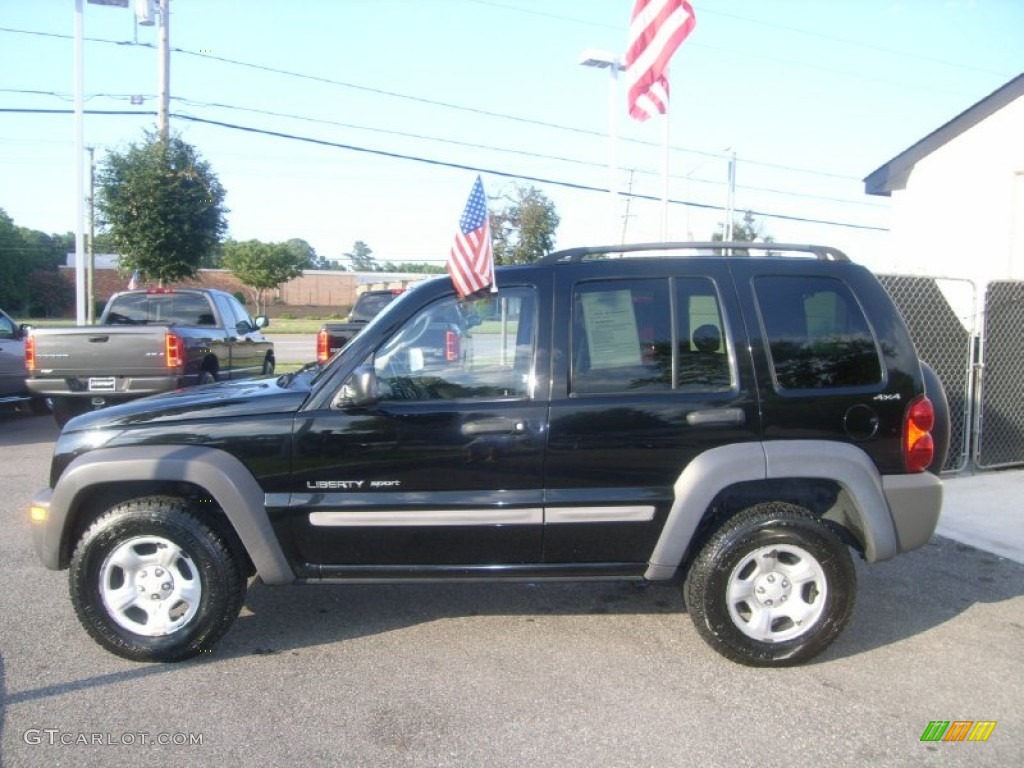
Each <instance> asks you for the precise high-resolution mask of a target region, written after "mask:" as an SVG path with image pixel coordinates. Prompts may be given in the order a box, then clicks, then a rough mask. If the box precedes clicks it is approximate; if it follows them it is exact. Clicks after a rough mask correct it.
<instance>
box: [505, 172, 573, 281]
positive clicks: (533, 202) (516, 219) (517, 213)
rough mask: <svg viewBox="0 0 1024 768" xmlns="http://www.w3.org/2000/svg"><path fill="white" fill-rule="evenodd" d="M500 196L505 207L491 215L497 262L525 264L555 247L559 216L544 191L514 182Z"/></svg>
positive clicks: (546, 253)
mask: <svg viewBox="0 0 1024 768" xmlns="http://www.w3.org/2000/svg"><path fill="white" fill-rule="evenodd" d="M499 199H503V200H505V203H506V204H505V207H504V208H502V209H501V210H499V211H496V212H492V213H491V214H490V216H491V237H492V239H493V245H494V262H495V264H526V263H529V262H532V261H536V260H537V259H539V258H541V257H542V256H546V255H548V254H549V253H551V251H553V250H554V247H555V230H556V229H558V223H559V221H560V218H559V216H558V213H557V212H556V211H555V204H554V203H553V202H551V200H549V199H548V197H547V196H546V195H545V194H544V193H543V192H541V191H540V190H539V189H537V188H536V187H532V186H520V185H518V184H514V185H512V188H511V190H507V191H506V192H505V193H504V194H502V195H501V196H500V198H499Z"/></svg>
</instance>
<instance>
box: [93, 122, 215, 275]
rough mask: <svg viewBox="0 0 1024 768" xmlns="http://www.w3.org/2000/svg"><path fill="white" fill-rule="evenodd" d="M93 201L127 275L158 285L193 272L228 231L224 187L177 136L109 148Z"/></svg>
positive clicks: (151, 137)
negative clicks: (123, 148) (120, 149)
mask: <svg viewBox="0 0 1024 768" xmlns="http://www.w3.org/2000/svg"><path fill="white" fill-rule="evenodd" d="M97 188H98V189H97V192H98V194H97V196H96V207H97V211H98V213H99V219H100V223H101V225H102V226H103V227H105V228H106V229H107V231H108V233H109V235H110V240H111V242H112V243H113V245H114V247H115V249H116V250H117V253H118V254H119V255H120V265H121V268H122V270H124V271H125V272H126V273H130V272H133V271H135V270H138V271H139V274H140V275H141V276H142V278H143V279H144V280H157V281H159V282H160V283H161V284H163V283H168V282H173V281H175V280H182V279H185V278H190V277H194V276H195V275H196V274H197V273H198V271H199V268H200V266H201V265H202V263H203V260H204V258H207V257H209V255H210V254H211V253H213V252H214V251H215V249H216V246H217V243H219V242H220V239H221V236H222V235H223V234H224V232H225V231H226V230H227V222H226V221H225V219H224V214H225V213H226V208H225V207H224V195H225V191H224V187H222V186H221V184H220V182H219V181H218V180H217V176H216V175H215V174H214V173H213V171H212V170H211V169H210V166H209V164H208V163H206V162H205V161H203V160H201V159H200V157H199V153H198V152H197V151H196V149H195V148H194V147H192V146H191V145H189V144H187V143H185V142H184V141H183V140H182V139H181V138H180V137H177V136H172V137H170V138H168V139H161V138H160V137H159V136H158V135H157V134H155V133H151V132H147V133H146V137H145V141H143V142H141V143H139V144H132V145H130V146H129V147H128V150H127V151H126V152H124V153H123V154H121V153H117V152H110V153H108V154H107V157H106V158H105V159H104V161H103V162H102V163H101V164H100V168H99V173H98V174H97Z"/></svg>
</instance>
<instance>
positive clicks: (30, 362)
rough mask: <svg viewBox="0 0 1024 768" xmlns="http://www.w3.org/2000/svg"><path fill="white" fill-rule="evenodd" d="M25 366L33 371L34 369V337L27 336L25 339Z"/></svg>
mask: <svg viewBox="0 0 1024 768" xmlns="http://www.w3.org/2000/svg"><path fill="white" fill-rule="evenodd" d="M25 367H26V368H27V369H28V370H30V371H34V370H35V369H36V339H35V336H29V337H28V338H27V339H25Z"/></svg>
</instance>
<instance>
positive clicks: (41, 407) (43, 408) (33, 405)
mask: <svg viewBox="0 0 1024 768" xmlns="http://www.w3.org/2000/svg"><path fill="white" fill-rule="evenodd" d="M28 407H29V410H31V411H32V413H34V414H36V415H37V416H44V415H46V414H47V413H50V411H51V408H50V399H49V398H47V397H33V398H32V399H31V400H29V401H28ZM62 426H63V425H62Z"/></svg>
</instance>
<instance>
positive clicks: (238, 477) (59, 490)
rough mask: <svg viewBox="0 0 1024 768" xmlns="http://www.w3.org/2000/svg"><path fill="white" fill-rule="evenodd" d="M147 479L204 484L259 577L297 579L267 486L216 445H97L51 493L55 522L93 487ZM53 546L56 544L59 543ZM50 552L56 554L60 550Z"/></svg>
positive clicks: (279, 580) (282, 580)
mask: <svg viewBox="0 0 1024 768" xmlns="http://www.w3.org/2000/svg"><path fill="white" fill-rule="evenodd" d="M147 480H153V481H160V482H184V483H191V484H193V485H197V486H199V487H200V488H203V489H204V490H205V491H206V492H207V493H209V494H210V496H212V497H213V499H214V500H215V501H216V502H217V505H218V506H219V507H220V508H221V509H222V510H223V511H224V514H225V515H226V516H227V518H228V521H229V522H230V523H231V526H232V527H233V528H234V529H235V532H236V533H237V534H238V538H239V539H240V540H241V542H242V545H243V546H244V547H245V549H246V551H247V552H248V553H249V557H250V558H251V559H252V562H253V565H255V566H256V570H257V572H258V573H259V575H260V578H261V579H262V580H263V581H264V582H265V583H266V584H288V583H290V582H292V581H294V580H295V573H294V571H293V570H292V568H291V566H290V565H289V564H288V559H287V558H286V557H285V554H284V551H283V550H282V549H281V546H280V544H279V543H278V540H277V537H276V536H275V534H274V530H273V528H272V527H271V524H270V518H269V516H268V515H267V509H266V506H265V503H264V499H265V496H264V493H263V490H262V489H261V488H260V487H259V485H258V484H257V482H256V480H255V478H254V477H253V476H252V473H251V472H250V471H249V470H248V468H246V466H245V465H244V464H242V462H240V461H239V460H238V459H236V458H235V457H234V456H232V455H231V454H230V453H227V452H225V451H222V450H219V449H216V448H209V447H203V446H190V445H184V446H182V445H154V446H145V445H142V446H132V447H124V448H99V449H97V450H95V451H90V452H89V453H86V454H83V455H82V456H79V457H78V458H77V459H75V460H74V461H72V462H71V464H70V465H68V468H67V469H66V470H65V471H64V474H63V475H61V478H60V481H59V482H58V483H57V487H56V488H54V489H53V492H52V494H51V495H50V499H49V507H50V515H51V518H52V521H51V525H54V526H56V525H59V526H60V527H61V528H66V526H64V525H63V520H64V519H65V518H66V516H67V515H68V514H69V513H70V511H71V510H73V509H74V508H75V506H76V504H77V503H78V500H79V498H80V497H81V494H82V493H84V492H85V491H87V490H88V489H89V488H92V487H95V486H97V485H103V484H107V483H123V482H134V481H147ZM54 538H57V537H54ZM50 546H51V547H54V549H56V548H57V547H59V546H60V544H59V542H54V543H51V545H50ZM58 551H59V550H58ZM41 554H43V553H41ZM48 554H50V559H53V558H54V556H55V555H57V551H54V552H53V553H48ZM45 559H46V557H44V560H45Z"/></svg>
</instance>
